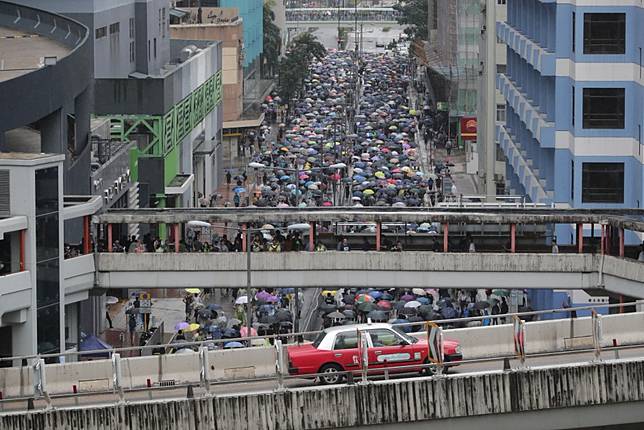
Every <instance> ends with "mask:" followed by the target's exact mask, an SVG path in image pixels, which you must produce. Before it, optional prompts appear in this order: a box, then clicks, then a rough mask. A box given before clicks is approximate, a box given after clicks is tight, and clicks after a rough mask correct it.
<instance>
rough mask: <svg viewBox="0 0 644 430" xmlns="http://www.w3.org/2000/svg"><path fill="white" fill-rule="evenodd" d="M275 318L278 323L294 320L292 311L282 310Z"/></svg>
mask: <svg viewBox="0 0 644 430" xmlns="http://www.w3.org/2000/svg"><path fill="white" fill-rule="evenodd" d="M275 318H276V319H277V321H279V322H282V321H292V320H293V314H292V313H291V311H289V310H288V309H280V310H278V311H277V313H276V314H275Z"/></svg>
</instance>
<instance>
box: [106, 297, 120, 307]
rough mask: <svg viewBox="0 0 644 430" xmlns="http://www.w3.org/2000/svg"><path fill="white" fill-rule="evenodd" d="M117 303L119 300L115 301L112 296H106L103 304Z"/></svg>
mask: <svg viewBox="0 0 644 430" xmlns="http://www.w3.org/2000/svg"><path fill="white" fill-rule="evenodd" d="M118 302H119V299H117V298H116V297H114V296H107V297H105V304H106V305H115V304H117V303H118Z"/></svg>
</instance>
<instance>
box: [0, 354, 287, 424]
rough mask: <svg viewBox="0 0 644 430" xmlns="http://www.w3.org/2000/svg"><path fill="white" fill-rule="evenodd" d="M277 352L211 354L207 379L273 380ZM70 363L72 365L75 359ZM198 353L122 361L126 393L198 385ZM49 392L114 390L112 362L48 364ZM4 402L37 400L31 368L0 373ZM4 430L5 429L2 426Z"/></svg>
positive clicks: (12, 368)
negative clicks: (30, 397)
mask: <svg viewBox="0 0 644 430" xmlns="http://www.w3.org/2000/svg"><path fill="white" fill-rule="evenodd" d="M276 357H277V354H276V350H275V348H272V347H271V348H268V347H259V348H245V349H237V350H216V351H210V352H209V353H208V364H209V368H208V379H209V380H210V381H211V382H221V381H234V380H238V379H249V378H262V377H274V376H276V373H275V360H276ZM70 361H71V360H70ZM199 372H200V362H199V354H198V353H194V354H167V355H154V356H146V357H133V358H124V359H122V377H123V379H122V386H123V388H124V389H131V388H144V387H147V380H148V379H150V382H151V383H152V385H153V386H155V387H158V386H159V384H160V383H161V382H164V383H166V384H168V383H170V384H176V385H179V384H185V383H191V384H199V382H200V373H199ZM46 383H47V391H48V392H49V394H50V395H55V394H71V393H73V387H74V386H76V387H77V389H78V391H79V392H81V393H82V392H84V393H87V392H96V391H106V390H112V389H113V388H114V385H113V380H112V362H111V360H107V359H102V360H94V361H82V362H68V363H65V364H48V365H46ZM0 393H1V394H2V395H1V396H0V397H2V398H5V399H7V398H11V397H20V396H28V395H33V393H34V391H33V372H32V370H31V368H30V367H9V368H5V369H0ZM0 428H2V427H1V426H0Z"/></svg>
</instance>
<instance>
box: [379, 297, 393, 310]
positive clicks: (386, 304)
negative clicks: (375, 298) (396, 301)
mask: <svg viewBox="0 0 644 430" xmlns="http://www.w3.org/2000/svg"><path fill="white" fill-rule="evenodd" d="M376 306H378V307H379V308H380V309H382V310H383V311H388V310H391V302H390V301H388V300H380V301H379V302H378V303H376Z"/></svg>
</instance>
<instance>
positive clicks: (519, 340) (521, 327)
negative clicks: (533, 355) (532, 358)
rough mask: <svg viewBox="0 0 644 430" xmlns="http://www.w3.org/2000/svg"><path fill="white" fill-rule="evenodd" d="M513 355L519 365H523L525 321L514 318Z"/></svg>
mask: <svg viewBox="0 0 644 430" xmlns="http://www.w3.org/2000/svg"><path fill="white" fill-rule="evenodd" d="M513 328H514V330H513V334H514V353H515V354H516V356H517V358H519V360H521V364H523V363H525V321H523V320H522V319H520V318H519V317H517V316H516V315H515V316H514V327H513Z"/></svg>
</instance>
